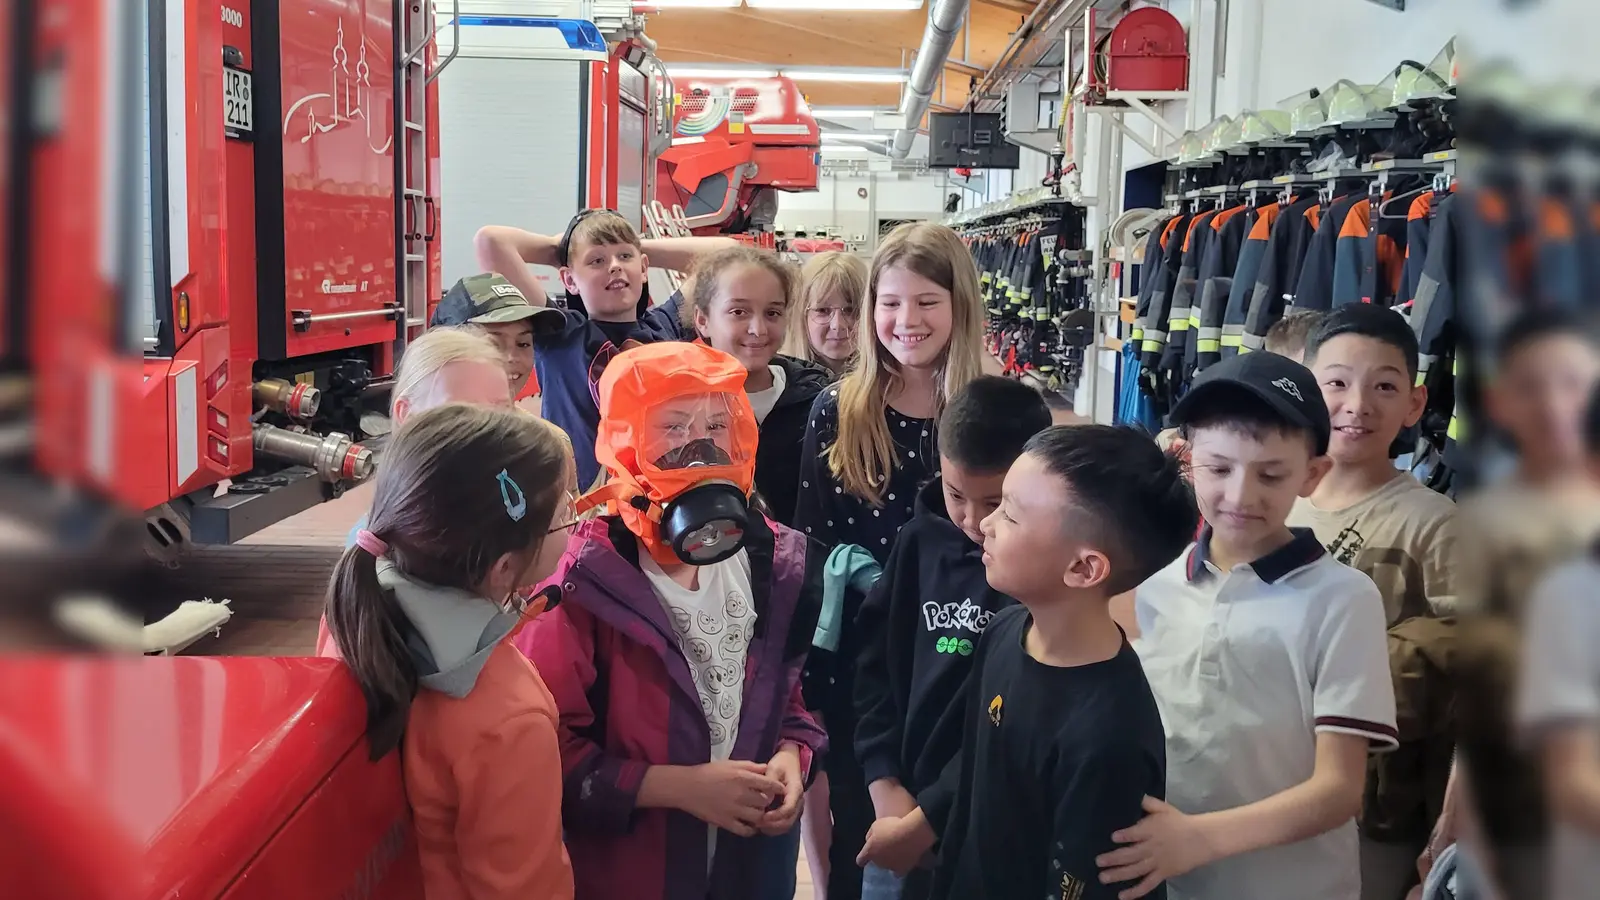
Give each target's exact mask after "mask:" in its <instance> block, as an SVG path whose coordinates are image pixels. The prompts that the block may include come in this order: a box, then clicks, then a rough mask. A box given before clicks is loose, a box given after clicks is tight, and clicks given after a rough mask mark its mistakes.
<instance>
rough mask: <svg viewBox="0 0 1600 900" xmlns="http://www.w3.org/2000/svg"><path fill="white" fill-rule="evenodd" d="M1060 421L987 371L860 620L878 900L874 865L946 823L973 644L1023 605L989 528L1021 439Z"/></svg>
mask: <svg viewBox="0 0 1600 900" xmlns="http://www.w3.org/2000/svg"><path fill="white" fill-rule="evenodd" d="M1049 427H1050V408H1049V407H1048V406H1047V405H1046V404H1045V402H1044V398H1043V397H1042V396H1040V394H1039V392H1038V391H1036V390H1034V389H1033V388H1031V387H1029V386H1027V385H1025V384H1023V383H1021V382H1018V381H1012V380H1011V379H1008V378H1000V377H996V376H992V375H985V376H982V377H979V378H977V379H975V380H973V381H972V382H971V383H969V384H968V385H967V386H966V387H965V388H963V389H962V390H961V391H960V392H959V393H958V394H956V396H955V397H953V398H951V400H950V405H949V406H947V407H946V408H945V411H944V415H943V416H942V417H941V418H940V421H939V438H938V441H939V471H940V473H941V474H940V477H938V478H936V479H934V480H933V481H932V482H930V483H929V484H928V486H927V487H926V488H924V489H923V491H922V494H921V496H919V497H918V498H917V513H916V516H915V517H914V518H912V520H911V522H910V523H909V524H907V525H906V527H905V528H904V529H902V530H901V532H900V535H899V537H897V538H896V539H895V545H894V549H893V550H892V551H891V552H890V555H889V565H888V567H887V570H886V571H885V574H884V577H883V578H881V579H880V580H879V581H878V584H877V587H876V588H875V589H874V590H873V591H872V592H871V593H870V594H869V595H868V596H867V599H866V601H865V602H864V603H863V604H862V607H861V612H860V614H859V615H858V616H857V617H856V631H857V636H858V639H859V641H860V646H861V647H862V651H861V656H860V659H859V662H858V664H857V670H856V679H855V702H856V709H857V713H858V715H859V720H858V722H857V725H856V729H855V751H856V754H857V756H858V757H859V760H860V763H861V768H862V771H863V772H864V774H865V775H866V780H867V785H868V790H869V791H870V792H871V794H872V800H873V807H874V809H875V810H876V813H877V818H878V821H877V823H876V824H875V825H874V826H873V828H872V831H871V832H870V834H869V836H868V838H867V846H866V849H865V850H864V851H863V853H862V859H863V860H865V861H867V863H868V874H867V877H866V880H867V882H868V887H867V891H866V893H865V896H867V897H869V898H870V897H877V896H881V894H880V893H877V892H874V890H873V888H874V886H875V885H876V884H877V883H880V882H885V881H888V882H892V880H893V879H891V878H886V877H885V876H884V874H883V873H881V872H879V871H875V870H876V869H880V868H881V869H887V870H889V871H890V872H895V873H898V874H901V875H904V874H906V873H907V872H909V871H910V870H911V869H913V868H914V867H916V866H917V865H918V864H919V863H920V862H921V861H922V859H923V857H924V855H925V854H926V853H927V852H928V851H929V850H931V849H932V847H933V844H934V841H935V839H936V838H935V836H936V835H937V834H938V833H941V832H942V831H943V830H944V827H945V819H946V817H947V816H948V815H949V811H950V805H951V804H952V803H953V802H954V801H955V789H956V779H957V776H958V775H959V774H960V771H959V768H958V767H957V766H956V765H952V761H953V760H955V759H956V758H957V756H958V755H959V751H960V749H961V716H962V712H963V711H964V710H965V709H966V695H965V693H964V692H963V689H962V686H963V685H964V684H965V683H966V680H967V675H968V673H969V672H970V671H971V669H972V655H973V651H974V648H975V647H976V645H977V643H978V638H979V637H980V636H981V635H982V634H983V631H984V629H985V628H986V627H987V626H988V624H989V622H990V620H991V619H992V618H993V617H994V615H995V614H996V613H998V612H999V611H1000V610H1002V609H1005V608H1007V607H1010V606H1013V605H1015V603H1016V601H1015V600H1013V599H1012V598H1010V597H1008V596H1006V595H1005V594H1003V593H1001V592H999V591H997V590H995V589H994V588H992V587H990V586H989V584H988V581H987V577H986V573H985V569H984V565H983V532H982V531H981V530H980V526H981V524H982V522H983V520H984V519H985V518H987V517H988V516H989V515H990V514H991V513H993V512H994V510H995V508H996V507H998V506H999V505H1000V497H1001V490H1002V488H1003V486H1004V483H1005V477H1006V472H1007V470H1009V469H1010V468H1011V464H1012V463H1013V462H1015V461H1016V459H1017V457H1018V456H1020V455H1021V454H1022V448H1023V447H1024V446H1025V445H1026V444H1027V442H1028V440H1029V439H1030V438H1032V437H1033V436H1034V435H1036V434H1038V433H1039V432H1041V431H1043V430H1045V429H1046V428H1049ZM927 876H928V873H927V872H926V871H925V870H924V871H922V872H918V873H917V874H916V875H915V876H914V877H912V878H909V879H908V882H907V885H906V887H905V890H904V893H903V896H905V897H906V898H907V900H909V898H910V897H912V896H918V897H922V896H926V893H927V887H928V885H927V884H926V883H925V882H926V881H927ZM884 892H885V893H888V894H889V895H891V896H893V895H895V892H894V890H893V888H892V886H891V887H890V888H887V889H885V891H884Z"/></svg>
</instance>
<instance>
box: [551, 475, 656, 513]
mask: <svg viewBox="0 0 1600 900" xmlns="http://www.w3.org/2000/svg"><path fill="white" fill-rule="evenodd" d="M636 499H637V500H638V501H642V502H644V503H645V504H647V506H646V508H645V509H644V513H645V516H646V517H647V518H648V519H649V520H650V521H652V522H656V523H658V524H659V523H660V522H661V508H660V507H659V506H657V505H656V504H654V503H650V502H649V501H648V499H647V498H646V497H645V496H644V494H642V493H640V492H639V489H638V488H637V487H635V486H633V485H631V484H629V483H628V482H626V481H622V480H617V481H612V482H609V483H607V484H603V485H601V486H599V487H597V488H595V489H594V490H592V491H590V492H589V493H587V494H584V495H583V496H582V497H579V498H578V500H577V502H576V503H574V504H573V505H572V509H573V511H574V513H575V514H576V515H580V516H581V515H583V514H584V513H586V512H588V511H589V510H591V509H594V508H595V507H597V506H601V505H605V506H606V507H607V508H608V510H609V511H611V512H615V511H616V507H617V506H620V505H622V504H628V505H630V506H634V505H636V504H635V500H636Z"/></svg>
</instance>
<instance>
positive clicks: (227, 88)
mask: <svg viewBox="0 0 1600 900" xmlns="http://www.w3.org/2000/svg"><path fill="white" fill-rule="evenodd" d="M251 81H252V79H251V77H250V73H249V72H244V71H241V70H239V69H229V68H224V69H223V70H222V108H223V112H222V123H223V127H225V128H226V129H227V131H228V134H230V135H235V136H237V135H241V134H247V133H252V132H254V131H255V127H256V126H255V112H254V110H255V105H254V104H253V103H252V102H251V99H250V96H251V91H250V87H251Z"/></svg>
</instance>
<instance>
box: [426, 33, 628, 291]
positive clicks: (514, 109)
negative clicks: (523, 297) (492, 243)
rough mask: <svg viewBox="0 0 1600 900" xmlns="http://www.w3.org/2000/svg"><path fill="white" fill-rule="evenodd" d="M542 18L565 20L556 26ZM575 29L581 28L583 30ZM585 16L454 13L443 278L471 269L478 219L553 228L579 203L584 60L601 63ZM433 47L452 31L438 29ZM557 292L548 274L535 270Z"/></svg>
mask: <svg viewBox="0 0 1600 900" xmlns="http://www.w3.org/2000/svg"><path fill="white" fill-rule="evenodd" d="M551 23H565V24H566V25H567V26H570V27H558V26H557V25H553V24H551ZM582 26H586V28H585V27H582ZM593 28H594V26H593V25H592V24H590V23H588V22H582V23H578V24H573V23H570V22H568V21H567V20H550V19H542V20H541V19H531V18H526V19H525V18H516V17H487V16H483V17H474V16H463V17H462V20H461V47H460V53H459V55H458V56H457V58H456V61H455V62H453V63H451V64H450V67H449V68H448V69H446V70H445V71H444V74H442V75H440V76H439V80H438V82H436V83H437V85H438V87H439V158H440V162H439V165H440V178H439V190H440V194H441V196H442V198H443V200H442V202H441V203H440V209H441V216H442V233H443V236H444V248H443V283H444V285H446V286H449V285H451V284H454V283H455V282H456V281H457V280H458V279H460V278H463V277H466V276H468V275H474V274H477V273H478V272H479V271H480V269H481V267H480V266H479V265H478V263H477V258H476V254H475V253H474V251H473V246H472V236H473V235H474V234H476V233H477V231H478V229H479V228H482V227H483V226H485V225H509V226H513V227H516V228H522V229H525V230H527V231H532V232H534V233H536V234H560V233H561V232H562V231H563V230H565V229H566V226H567V221H568V220H569V219H571V218H572V217H573V216H574V215H575V214H576V213H577V212H578V210H579V209H580V208H582V206H583V202H584V191H585V186H586V185H587V184H588V180H589V170H588V165H589V160H590V159H600V158H603V151H602V148H601V147H600V145H599V144H598V143H597V141H599V140H600V137H601V136H600V135H599V134H593V135H592V134H590V116H591V114H592V110H591V103H590V99H591V95H592V92H597V91H598V86H597V85H594V84H592V83H591V81H592V79H591V78H590V69H591V63H595V62H600V63H604V62H605V61H606V59H607V57H606V51H605V43H604V41H603V40H599V39H598V33H595V34H594V40H591V38H590V32H592V31H593ZM440 34H441V39H440V44H441V46H440V51H439V52H440V53H441V54H446V53H449V52H450V49H451V48H450V44H449V41H448V40H447V39H448V38H449V37H451V35H452V30H451V29H449V28H444V27H441V29H440ZM539 276H540V279H541V280H542V281H543V282H544V283H545V286H546V290H548V291H549V292H550V293H551V294H559V293H561V288H560V285H559V283H558V282H557V281H556V280H555V272H554V271H553V270H544V271H541V272H540V273H539Z"/></svg>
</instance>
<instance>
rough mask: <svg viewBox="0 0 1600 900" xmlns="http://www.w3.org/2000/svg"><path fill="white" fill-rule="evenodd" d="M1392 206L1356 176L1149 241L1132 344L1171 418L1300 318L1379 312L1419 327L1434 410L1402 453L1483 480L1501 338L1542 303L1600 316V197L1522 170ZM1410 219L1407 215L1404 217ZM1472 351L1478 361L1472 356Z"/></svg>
mask: <svg viewBox="0 0 1600 900" xmlns="http://www.w3.org/2000/svg"><path fill="white" fill-rule="evenodd" d="M1411 177H1420V178H1423V179H1426V181H1427V183H1425V184H1424V185H1423V186H1422V187H1420V188H1418V187H1416V186H1415V184H1414V183H1413V182H1408V181H1407V180H1406V179H1404V178H1402V179H1396V180H1394V181H1392V182H1390V183H1389V184H1388V185H1387V189H1386V190H1385V191H1384V192H1383V193H1382V194H1380V195H1374V194H1371V193H1369V187H1370V182H1369V181H1367V180H1365V179H1357V178H1352V179H1348V180H1347V181H1338V182H1335V183H1333V186H1332V189H1331V190H1329V189H1324V190H1322V191H1320V192H1319V191H1317V190H1315V189H1305V190H1300V191H1297V192H1295V193H1293V194H1290V195H1288V196H1284V197H1281V198H1278V199H1274V200H1269V201H1268V202H1265V203H1261V204H1259V205H1251V204H1249V203H1248V202H1231V203H1229V202H1224V203H1223V205H1222V208H1221V209H1194V208H1188V209H1182V210H1180V211H1179V212H1178V213H1177V214H1176V215H1174V216H1173V217H1171V218H1170V219H1168V220H1167V221H1166V222H1165V223H1164V224H1161V225H1158V226H1156V227H1155V228H1154V229H1153V230H1152V231H1151V233H1150V234H1149V236H1148V237H1147V238H1146V244H1145V257H1144V260H1145V263H1144V267H1143V269H1142V270H1141V276H1142V281H1141V285H1140V292H1139V298H1138V304H1137V307H1136V314H1135V322H1134V326H1133V332H1132V339H1133V342H1134V343H1136V345H1137V347H1138V359H1139V362H1140V364H1141V369H1142V374H1141V376H1140V378H1141V382H1140V386H1141V389H1142V390H1143V391H1144V392H1145V393H1146V395H1147V396H1148V397H1149V398H1150V399H1151V402H1152V404H1153V405H1154V406H1155V408H1156V413H1157V415H1158V416H1164V415H1165V412H1166V410H1167V409H1168V408H1170V405H1171V403H1172V402H1174V401H1175V400H1176V398H1177V397H1179V396H1181V395H1182V393H1183V391H1184V390H1185V389H1186V388H1187V386H1188V383H1189V381H1190V380H1191V379H1192V378H1193V377H1194V374H1195V373H1196V372H1199V371H1201V370H1203V369H1204V368H1205V367H1206V366H1208V365H1211V364H1212V363H1214V362H1216V361H1217V360H1219V359H1222V358H1225V357H1227V356H1232V355H1235V354H1237V353H1248V352H1251V351H1255V350H1260V349H1261V347H1262V345H1263V342H1264V338H1265V336H1266V334H1267V331H1268V330H1269V329H1270V328H1271V327H1272V326H1273V325H1274V324H1275V323H1276V322H1277V321H1278V320H1279V319H1280V318H1281V317H1282V316H1283V315H1284V314H1285V313H1286V312H1287V311H1288V310H1290V309H1311V310H1328V309H1333V308H1337V307H1340V306H1343V305H1346V304H1350V303H1378V304H1382V305H1385V306H1389V307H1392V308H1395V309H1398V310H1399V311H1401V312H1402V313H1403V314H1405V315H1406V316H1407V317H1408V320H1409V321H1410V323H1411V326H1412V328H1413V330H1414V331H1415V332H1416V334H1417V339H1418V345H1419V351H1420V353H1419V366H1418V368H1419V372H1418V383H1419V384H1423V385H1425V386H1427V388H1428V407H1427V410H1426V412H1425V413H1424V416H1423V419H1422V421H1421V423H1419V426H1418V428H1417V429H1416V434H1415V435H1410V436H1405V437H1404V438H1403V442H1404V445H1403V446H1397V447H1396V448H1395V452H1396V454H1397V456H1398V455H1404V454H1408V453H1409V454H1412V455H1413V457H1414V461H1413V466H1424V467H1425V472H1422V473H1419V477H1423V478H1424V480H1425V481H1426V482H1427V483H1428V484H1429V485H1430V486H1431V487H1434V488H1436V489H1438V490H1441V491H1444V492H1446V493H1454V492H1455V491H1456V490H1457V489H1459V488H1460V487H1462V486H1463V482H1462V479H1461V476H1462V475H1463V474H1464V473H1468V477H1471V475H1470V473H1471V467H1470V466H1469V465H1468V462H1469V457H1468V456H1467V455H1466V454H1464V453H1462V452H1461V450H1460V446H1459V443H1460V441H1461V440H1462V439H1463V438H1464V436H1465V426H1464V423H1465V421H1466V420H1467V418H1468V413H1469V411H1470V410H1472V409H1474V408H1475V407H1476V401H1475V399H1474V398H1476V397H1477V388H1476V382H1475V379H1476V378H1477V377H1478V376H1477V374H1475V373H1472V372H1469V371H1468V370H1467V368H1466V367H1465V366H1463V365H1462V364H1461V361H1462V360H1463V359H1465V358H1469V357H1470V358H1472V359H1476V360H1485V359H1488V358H1490V357H1491V356H1492V348H1493V346H1494V344H1495V341H1496V339H1497V336H1498V333H1499V330H1500V329H1501V328H1503V327H1504V326H1505V325H1506V324H1507V323H1508V322H1509V321H1510V320H1511V319H1512V318H1513V317H1515V316H1516V315H1517V314H1518V313H1519V312H1521V311H1523V310H1526V309H1530V308H1551V309H1566V310H1572V311H1578V312H1585V311H1595V312H1600V190H1581V189H1575V188H1574V186H1572V185H1569V184H1562V183H1560V182H1552V183H1549V184H1542V185H1534V186H1532V188H1531V189H1530V186H1529V185H1527V184H1525V183H1523V182H1521V181H1519V180H1518V179H1517V178H1516V177H1515V176H1514V175H1512V174H1510V173H1509V171H1508V173H1507V174H1506V175H1505V176H1504V177H1496V176H1495V175H1494V173H1493V172H1491V171H1486V172H1483V173H1481V177H1476V178H1475V179H1474V183H1473V184H1472V186H1471V187H1466V186H1459V187H1458V185H1457V184H1456V182H1455V181H1454V180H1453V179H1451V178H1441V177H1437V176H1411ZM1402 209H1403V210H1404V213H1403V214H1402V213H1401V212H1400V210H1402ZM1468 349H1471V350H1473V351H1474V352H1472V353H1468V352H1466V351H1467V350H1468Z"/></svg>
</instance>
